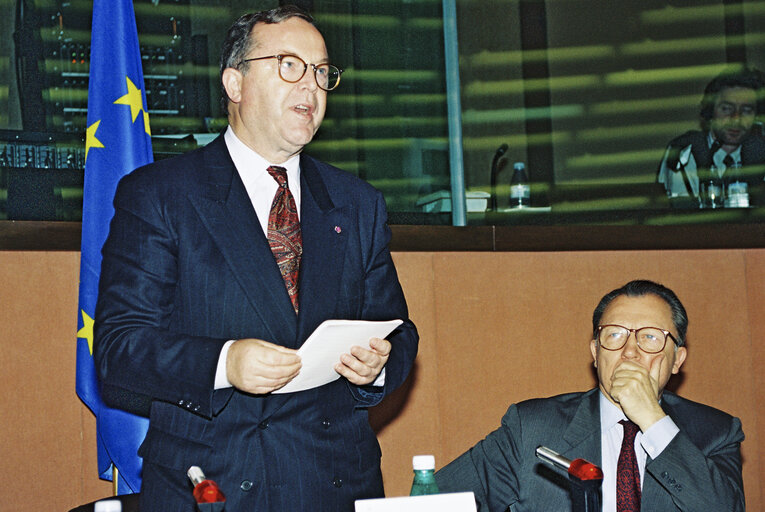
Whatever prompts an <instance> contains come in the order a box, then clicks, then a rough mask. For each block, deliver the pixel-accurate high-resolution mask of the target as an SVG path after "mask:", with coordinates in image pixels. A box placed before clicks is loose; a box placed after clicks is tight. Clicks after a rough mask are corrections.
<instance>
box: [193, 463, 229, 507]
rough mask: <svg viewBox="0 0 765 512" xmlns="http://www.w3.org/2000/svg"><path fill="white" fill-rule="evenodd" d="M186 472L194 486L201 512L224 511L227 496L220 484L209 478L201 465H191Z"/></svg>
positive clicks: (195, 499) (195, 497)
mask: <svg viewBox="0 0 765 512" xmlns="http://www.w3.org/2000/svg"><path fill="white" fill-rule="evenodd" d="M186 474H187V475H188V477H189V480H191V484H192V485H193V486H194V501H196V502H197V508H199V510H200V512H222V511H223V507H224V506H225V504H226V497H225V496H224V495H223V491H221V490H220V488H219V487H218V484H216V483H215V482H214V481H212V480H210V479H208V478H207V477H206V476H205V474H204V472H202V469H201V468H200V467H199V466H191V467H190V468H189V469H188V471H187V472H186Z"/></svg>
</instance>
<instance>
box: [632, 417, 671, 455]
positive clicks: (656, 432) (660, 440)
mask: <svg viewBox="0 0 765 512" xmlns="http://www.w3.org/2000/svg"><path fill="white" fill-rule="evenodd" d="M678 432H680V429H679V428H677V425H675V422H674V421H672V418H670V417H669V416H664V417H663V418H662V419H660V420H659V421H657V422H656V423H654V424H653V425H651V427H650V428H649V429H648V430H646V431H645V432H643V436H642V437H641V439H640V444H641V445H642V446H643V449H644V450H645V451H646V453H647V454H648V456H649V457H651V458H652V459H656V458H657V457H658V456H659V455H661V452H663V451H664V449H665V448H666V447H667V445H669V443H670V442H671V441H672V440H673V439H674V438H675V436H676V435H677V433H678Z"/></svg>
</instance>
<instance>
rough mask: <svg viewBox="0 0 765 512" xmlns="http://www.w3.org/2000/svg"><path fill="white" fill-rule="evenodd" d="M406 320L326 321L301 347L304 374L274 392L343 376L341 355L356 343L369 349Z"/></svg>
mask: <svg viewBox="0 0 765 512" xmlns="http://www.w3.org/2000/svg"><path fill="white" fill-rule="evenodd" d="M402 323H403V320H388V321H385V322H372V321H367V320H325V321H324V322H322V323H321V325H319V327H317V328H316V330H315V331H313V333H312V334H311V335H310V336H309V337H308V339H307V340H306V341H305V343H303V346H301V347H300V348H299V349H298V355H299V356H300V358H301V359H302V362H303V366H302V368H300V373H299V374H298V375H297V377H295V378H294V379H292V380H291V381H290V382H288V383H287V385H286V386H284V387H283V388H280V389H277V390H276V391H273V392H272V393H274V394H276V393H294V392H295V391H303V390H305V389H311V388H315V387H317V386H323V385H324V384H328V383H330V382H332V381H333V380H336V379H339V378H340V374H338V373H337V372H336V371H335V364H337V363H338V362H340V356H341V355H343V354H350V352H351V347H353V346H354V345H358V346H359V347H364V348H369V339H370V338H385V337H386V336H387V335H388V334H390V333H391V332H392V331H393V329H395V328H396V327H398V326H399V325H401V324H402Z"/></svg>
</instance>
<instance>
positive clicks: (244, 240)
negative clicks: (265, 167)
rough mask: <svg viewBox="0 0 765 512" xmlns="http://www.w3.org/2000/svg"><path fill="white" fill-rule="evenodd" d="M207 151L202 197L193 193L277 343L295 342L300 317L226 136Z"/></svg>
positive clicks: (197, 207)
mask: <svg viewBox="0 0 765 512" xmlns="http://www.w3.org/2000/svg"><path fill="white" fill-rule="evenodd" d="M206 149H208V150H207V151H205V153H204V166H205V167H206V169H209V171H208V174H207V182H206V184H205V186H204V189H203V191H202V193H201V194H200V195H199V196H192V197H189V199H190V200H191V202H192V204H193V205H194V207H195V208H196V210H197V212H198V213H199V217H200V219H201V221H202V223H203V224H204V225H205V227H206V229H207V230H208V232H209V233H210V236H211V237H212V238H213V240H214V241H215V243H216V245H217V247H218V249H219V250H220V252H221V253H222V254H223V256H224V258H225V260H226V263H227V264H228V265H229V267H230V268H231V271H232V273H233V274H234V276H236V279H237V280H238V281H239V283H240V285H241V286H242V288H243V289H244V291H245V294H246V295H247V297H248V299H249V301H250V303H251V304H252V307H253V309H254V311H255V314H256V315H257V316H258V317H259V318H260V321H261V323H262V325H264V326H265V327H266V330H267V331H269V333H270V335H271V339H269V340H267V341H272V342H275V343H279V344H283V345H287V346H291V345H292V344H294V342H295V339H296V332H297V319H296V317H295V312H294V310H293V309H292V304H291V303H290V300H289V296H288V294H287V291H286V288H285V286H284V281H283V280H282V276H281V274H280V273H279V268H278V266H277V265H276V261H275V260H274V257H273V254H272V253H271V248H270V247H269V245H268V241H267V240H266V237H265V235H264V234H263V230H262V228H261V227H260V224H259V222H258V218H257V215H256V214H255V210H254V209H253V207H252V203H251V201H250V198H249V196H248V195H247V191H246V189H245V188H244V183H242V180H241V178H240V177H239V173H238V172H236V168H235V167H234V163H233V162H232V160H231V157H230V156H229V154H228V150H227V149H226V145H225V142H224V140H223V137H222V136H221V137H218V138H217V139H216V140H215V141H213V142H211V143H210V144H209V145H208V147H207V148H206Z"/></svg>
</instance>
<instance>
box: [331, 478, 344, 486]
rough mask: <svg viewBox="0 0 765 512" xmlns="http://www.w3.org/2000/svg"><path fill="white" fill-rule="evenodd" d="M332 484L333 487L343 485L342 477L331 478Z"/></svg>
mask: <svg viewBox="0 0 765 512" xmlns="http://www.w3.org/2000/svg"><path fill="white" fill-rule="evenodd" d="M332 485H334V486H335V487H342V486H343V479H342V478H338V477H335V478H333V479H332Z"/></svg>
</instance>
